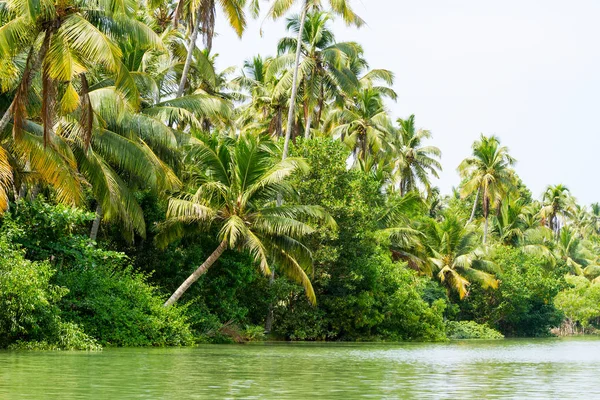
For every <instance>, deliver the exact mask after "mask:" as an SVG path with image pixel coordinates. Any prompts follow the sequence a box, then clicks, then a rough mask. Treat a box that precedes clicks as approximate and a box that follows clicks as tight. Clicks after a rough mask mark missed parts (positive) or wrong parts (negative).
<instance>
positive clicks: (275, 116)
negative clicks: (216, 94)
mask: <svg viewBox="0 0 600 400" xmlns="http://www.w3.org/2000/svg"><path fill="white" fill-rule="evenodd" d="M272 62H273V58H270V57H268V58H263V57H261V56H260V55H258V56H255V57H254V58H253V59H252V60H246V61H245V62H244V68H243V70H242V75H241V76H239V77H238V78H236V79H234V82H235V83H236V84H237V85H239V87H240V88H242V89H243V90H246V91H247V92H248V94H249V99H250V101H249V102H248V103H247V104H245V105H243V106H242V107H240V117H239V124H238V125H239V126H240V128H241V129H243V130H244V131H249V130H250V131H253V132H268V133H269V134H270V135H272V136H275V137H278V138H279V137H282V136H283V122H284V120H283V113H284V111H285V109H286V105H287V95H288V94H287V93H280V92H279V91H276V90H275V88H276V87H277V84H278V83H279V81H280V80H281V76H280V74H278V75H273V74H268V73H267V72H268V67H269V65H270V64H271V63H272Z"/></svg>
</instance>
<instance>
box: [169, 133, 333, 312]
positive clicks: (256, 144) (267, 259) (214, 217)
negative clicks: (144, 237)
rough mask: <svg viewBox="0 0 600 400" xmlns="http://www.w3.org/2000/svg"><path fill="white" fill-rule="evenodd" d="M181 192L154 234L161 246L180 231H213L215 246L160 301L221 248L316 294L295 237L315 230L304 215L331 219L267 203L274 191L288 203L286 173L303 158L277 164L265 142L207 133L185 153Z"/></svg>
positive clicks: (276, 153) (301, 165)
mask: <svg viewBox="0 0 600 400" xmlns="http://www.w3.org/2000/svg"><path fill="white" fill-rule="evenodd" d="M188 157H189V158H188V160H187V161H188V165H189V166H190V168H191V171H189V174H190V182H192V183H191V184H190V185H189V187H188V190H187V191H186V192H185V193H182V194H181V195H179V196H177V197H174V198H172V199H171V200H170V201H169V207H168V212H167V221H166V222H165V223H164V224H163V226H162V230H161V233H160V234H159V235H158V241H159V243H160V244H162V245H165V244H167V243H169V242H172V241H173V240H175V239H176V238H178V237H181V236H182V235H183V234H185V233H188V234H189V233H192V234H193V233H197V232H199V231H202V230H206V229H207V228H209V227H210V228H213V229H217V230H218V234H217V236H218V239H219V241H220V243H219V246H218V247H217V248H216V249H215V251H214V252H213V253H212V254H211V255H210V256H209V257H208V258H207V259H206V261H205V262H204V263H203V264H202V265H200V266H199V267H198V268H197V269H196V270H195V271H194V272H193V273H192V274H191V275H190V276H189V277H188V278H187V279H186V280H185V282H183V283H182V284H181V286H180V287H179V288H178V289H177V290H176V291H175V292H174V293H173V295H172V296H171V297H170V298H169V300H168V301H167V302H166V303H165V306H168V305H171V304H173V303H175V302H176V301H177V300H178V299H179V298H180V297H181V296H182V295H183V293H184V292H185V291H186V290H187V289H188V288H189V287H190V286H191V285H192V284H193V283H194V282H195V281H196V280H197V279H198V278H199V277H200V276H202V275H203V274H204V273H206V271H207V270H208V269H209V268H210V267H211V266H212V265H213V264H214V262H215V261H216V260H217V259H218V258H219V257H220V256H221V254H223V252H224V251H225V250H226V249H238V250H243V251H247V252H248V253H249V254H250V255H251V256H252V257H253V258H254V259H255V260H256V262H257V263H258V265H259V267H260V270H261V272H263V273H264V274H265V275H269V274H270V273H271V272H270V265H271V263H272V262H273V263H277V267H278V268H280V270H281V271H282V272H284V273H285V274H287V275H288V276H290V277H292V278H294V279H296V280H297V281H299V282H300V283H302V285H303V286H304V288H305V290H306V295H307V297H308V298H309V300H310V301H311V302H313V303H315V301H316V299H315V294H314V291H313V288H312V286H311V283H310V280H309V278H308V275H307V274H306V271H307V270H309V269H310V266H311V256H310V251H309V250H308V249H307V248H306V247H305V246H304V245H303V244H302V242H301V240H302V238H303V237H305V236H306V235H309V234H311V233H312V232H314V228H313V226H312V225H310V224H308V223H307V222H306V220H305V221H304V222H303V220H304V219H308V220H313V221H314V220H321V221H325V222H326V223H328V224H335V223H334V222H333V220H332V219H331V218H330V217H328V216H327V214H326V213H325V212H324V211H323V210H322V209H321V208H320V207H316V206H306V205H292V203H289V204H288V205H285V206H281V205H277V204H274V201H273V199H274V197H275V196H276V195H277V194H278V193H280V194H282V195H283V196H284V197H285V198H287V199H288V200H292V199H293V198H294V197H295V191H294V189H293V187H292V186H291V184H290V182H289V180H288V178H289V176H290V175H291V174H292V173H293V172H294V171H297V170H303V169H306V168H307V166H306V164H305V162H304V161H303V160H302V159H298V158H287V159H286V160H283V161H278V159H279V157H280V149H279V148H278V147H277V145H276V143H274V142H273V141H271V140H270V139H268V138H266V139H264V138H261V137H254V136H241V137H239V138H237V139H233V138H229V137H222V138H215V137H213V138H212V139H210V140H207V141H206V142H201V143H198V144H196V145H195V146H193V149H192V150H191V151H190V153H189V155H188Z"/></svg>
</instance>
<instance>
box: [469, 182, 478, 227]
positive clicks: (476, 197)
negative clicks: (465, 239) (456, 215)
mask: <svg viewBox="0 0 600 400" xmlns="http://www.w3.org/2000/svg"><path fill="white" fill-rule="evenodd" d="M480 191H481V187H480V188H479V189H477V194H475V201H474V202H473V209H472V210H471V217H469V222H467V225H469V224H470V223H471V222H473V218H475V210H476V209H477V202H478V201H479V192H480Z"/></svg>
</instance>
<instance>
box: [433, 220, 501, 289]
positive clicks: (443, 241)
mask: <svg viewBox="0 0 600 400" xmlns="http://www.w3.org/2000/svg"><path fill="white" fill-rule="evenodd" d="M424 234H425V241H426V243H427V247H428V250H429V259H428V262H429V263H430V265H431V270H433V271H436V272H437V273H436V276H437V278H438V279H439V280H440V281H441V282H442V283H443V284H444V285H445V286H446V287H447V288H448V289H449V290H454V291H456V292H457V293H458V295H459V297H460V298H461V299H462V298H464V297H465V296H466V295H467V294H468V292H469V290H468V287H469V285H471V282H472V281H475V282H478V283H479V284H481V285H482V287H484V288H488V287H491V288H497V287H498V280H497V279H496V277H495V275H494V273H496V272H498V268H497V266H496V265H495V264H494V263H492V262H491V261H489V260H487V259H486V253H485V251H484V250H482V249H480V248H478V243H477V235H476V234H475V233H474V232H473V231H470V230H469V229H468V228H465V227H464V226H463V224H462V223H461V222H460V221H459V220H458V219H456V218H455V217H452V216H450V217H447V218H446V219H445V220H444V221H442V222H437V221H434V220H430V221H429V222H428V223H427V224H426V226H425V228H424Z"/></svg>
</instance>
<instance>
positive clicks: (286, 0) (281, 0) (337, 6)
mask: <svg viewBox="0 0 600 400" xmlns="http://www.w3.org/2000/svg"><path fill="white" fill-rule="evenodd" d="M301 1H302V5H301V12H300V18H299V24H298V36H297V38H296V57H295V59H294V68H293V73H292V87H291V96H290V104H289V111H288V117H287V128H286V130H285V140H284V145H283V153H282V157H283V159H285V158H286V157H287V154H288V148H289V143H290V137H291V134H292V127H293V124H294V110H295V108H296V96H297V92H298V71H299V69H300V56H301V51H302V34H303V32H304V24H305V22H306V15H307V13H308V11H310V9H311V8H317V9H320V7H321V3H322V1H321V0H301ZM296 3H297V1H296V0H274V1H273V4H272V5H271V8H270V10H269V16H271V17H272V18H273V19H278V18H280V17H282V16H283V15H285V14H286V13H287V12H288V11H289V9H290V8H291V7H293V6H294V5H295V4H296ZM328 3H329V6H330V9H331V12H332V13H333V14H334V15H340V16H341V17H342V18H343V19H344V21H345V22H346V24H349V25H350V24H353V25H355V26H357V27H360V26H362V25H363V24H364V21H363V20H362V19H361V18H360V17H359V16H358V15H356V14H355V13H354V11H353V10H352V7H351V6H350V4H349V3H350V1H349V0H329V1H328Z"/></svg>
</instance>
